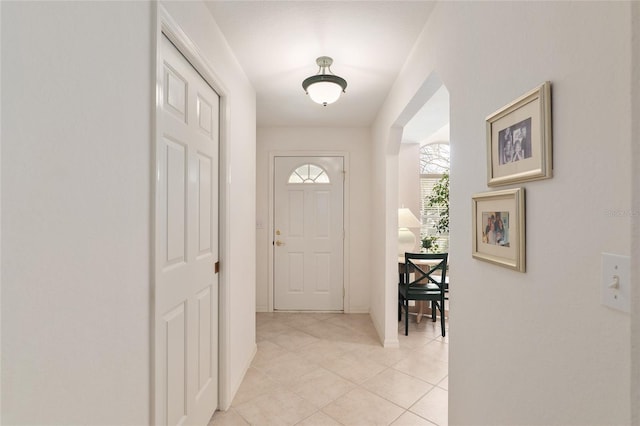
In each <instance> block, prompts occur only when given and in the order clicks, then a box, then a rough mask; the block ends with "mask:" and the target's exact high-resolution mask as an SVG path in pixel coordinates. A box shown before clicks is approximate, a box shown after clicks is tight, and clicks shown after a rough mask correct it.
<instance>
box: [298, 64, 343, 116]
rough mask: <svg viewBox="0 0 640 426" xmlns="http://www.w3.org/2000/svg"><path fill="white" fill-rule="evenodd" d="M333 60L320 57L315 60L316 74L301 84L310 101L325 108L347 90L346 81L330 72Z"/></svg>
mask: <svg viewBox="0 0 640 426" xmlns="http://www.w3.org/2000/svg"><path fill="white" fill-rule="evenodd" d="M332 63H333V59H331V58H330V57H328V56H320V57H319V58H318V59H316V64H318V67H319V68H318V73H317V74H316V75H312V76H311V77H307V78H305V79H304V81H303V82H302V88H303V89H304V91H305V93H307V94H308V95H309V97H310V98H311V100H312V101H314V102H315V103H318V104H320V105H324V106H327V105H329V104H332V103H334V102H335V101H337V100H338V99H339V98H340V94H341V93H343V92H344V91H345V90H346V88H347V81H346V80H345V79H344V78H342V77H338V76H337V75H335V74H333V73H332V72H331V64H332Z"/></svg>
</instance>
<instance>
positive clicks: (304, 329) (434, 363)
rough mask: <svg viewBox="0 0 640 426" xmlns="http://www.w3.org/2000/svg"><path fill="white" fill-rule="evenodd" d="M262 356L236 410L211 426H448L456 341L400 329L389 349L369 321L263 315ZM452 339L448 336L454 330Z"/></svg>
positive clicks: (418, 327) (259, 328)
mask: <svg viewBox="0 0 640 426" xmlns="http://www.w3.org/2000/svg"><path fill="white" fill-rule="evenodd" d="M256 317H257V324H256V340H257V343H258V351H257V353H256V356H255V358H254V359H253V362H252V364H251V367H250V368H249V370H248V372H247V374H246V376H245V378H244V381H243V382H242V384H241V385H240V389H239V390H238V393H237V394H236V397H235V399H234V400H233V403H232V405H231V408H230V409H229V410H228V411H226V412H216V414H215V415H214V416H213V418H212V420H211V422H210V423H209V425H210V426H225V425H233V426H241V425H300V426H302V425H305V426H306V425H345V426H352V425H353V426H361V425H362V426H367V425H395V426H401V425H411V426H419V425H431V426H433V425H441V426H443V425H447V423H448V418H447V409H448V354H449V352H448V351H449V345H448V335H447V337H445V338H442V336H441V335H440V322H439V320H438V322H435V323H434V322H431V321H430V318H423V319H422V321H421V322H420V324H416V321H415V318H413V317H410V320H409V336H405V335H404V321H402V322H400V323H398V338H399V340H400V347H399V348H386V349H385V348H383V347H382V346H381V345H380V342H379V340H378V336H377V334H376V332H375V329H374V327H373V323H372V322H371V318H370V316H369V315H368V314H338V313H335V314H332V313H284V312H283V313H258V314H256ZM447 333H448V331H447Z"/></svg>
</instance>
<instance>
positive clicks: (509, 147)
mask: <svg viewBox="0 0 640 426" xmlns="http://www.w3.org/2000/svg"><path fill="white" fill-rule="evenodd" d="M551 145H552V144H551V83H549V82H548V81H547V82H545V83H543V84H542V85H540V86H539V87H536V88H535V89H533V90H532V91H530V92H529V93H526V94H525V95H523V96H521V97H520V98H518V99H516V100H515V101H513V102H512V103H511V104H509V105H507V106H504V107H502V108H501V109H499V110H498V111H496V112H494V113H493V114H491V115H490V116H489V117H487V185H489V186H500V185H508V184H511V183H517V182H526V181H531V180H538V179H548V178H550V177H551V176H552V175H553V162H552V152H551V151H552V146H551Z"/></svg>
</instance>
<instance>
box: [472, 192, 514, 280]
mask: <svg viewBox="0 0 640 426" xmlns="http://www.w3.org/2000/svg"><path fill="white" fill-rule="evenodd" d="M472 212H473V227H472V228H473V238H472V241H473V250H472V256H473V257H474V258H476V259H480V260H484V261H485V262H490V263H494V264H496V265H500V266H504V267H505V268H509V269H514V270H516V271H520V272H525V270H526V269H525V215H524V213H525V205H524V188H515V189H506V190H503V191H492V192H483V193H480V194H475V195H474V196H473V206H472Z"/></svg>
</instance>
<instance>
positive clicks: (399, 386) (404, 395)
mask: <svg viewBox="0 0 640 426" xmlns="http://www.w3.org/2000/svg"><path fill="white" fill-rule="evenodd" d="M362 386H363V387H364V388H366V389H368V390H370V391H371V392H373V393H375V394H376V395H379V396H381V397H383V398H384V399H387V400H389V401H391V402H393V403H394V404H397V405H399V406H401V407H403V408H409V407H411V406H412V405H413V404H414V403H415V402H416V401H417V400H419V399H420V398H422V397H423V396H424V395H425V394H426V393H427V392H429V391H430V390H431V389H432V388H433V385H431V384H429V383H427V382H424V381H422V380H420V379H416V378H415V377H411V376H409V375H407V374H404V373H401V372H399V371H397V370H394V369H391V368H390V369H388V370H385V371H383V372H382V373H380V374H378V375H377V376H375V377H373V378H372V379H369V380H367V381H366V382H364V384H363V385H362Z"/></svg>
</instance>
